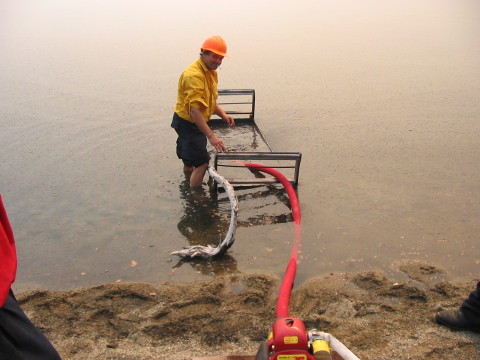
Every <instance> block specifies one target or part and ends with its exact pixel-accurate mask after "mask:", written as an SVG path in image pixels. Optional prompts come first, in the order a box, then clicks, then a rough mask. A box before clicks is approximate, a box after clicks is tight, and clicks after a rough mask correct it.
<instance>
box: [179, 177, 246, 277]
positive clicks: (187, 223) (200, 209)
mask: <svg viewBox="0 0 480 360" xmlns="http://www.w3.org/2000/svg"><path fill="white" fill-rule="evenodd" d="M179 189H180V198H181V199H182V200H183V210H184V211H183V216H182V217H181V219H180V221H179V222H178V225H177V228H178V230H179V231H180V233H181V234H182V235H183V236H185V238H186V239H187V241H188V243H189V245H202V246H207V245H211V246H213V247H216V246H217V245H218V244H219V243H220V242H221V241H222V239H223V236H224V235H225V234H226V233H227V231H228V228H229V225H230V219H229V214H230V209H229V206H230V203H229V202H228V198H227V205H228V206H227V207H226V208H225V209H224V208H223V206H219V201H218V196H209V195H208V194H207V193H206V192H205V190H204V189H203V188H198V189H191V188H190V184H189V181H188V176H187V178H186V179H185V181H183V182H182V183H181V184H180V186H179ZM185 262H188V263H189V264H190V265H191V266H192V267H193V268H195V269H196V270H197V271H199V272H201V273H202V274H212V273H213V274H215V275H222V274H226V273H237V272H238V270H237V262H236V260H235V259H234V258H233V257H231V256H229V255H227V256H223V257H222V258H221V259H219V260H218V261H206V260H204V259H200V258H199V259H196V258H193V259H190V260H183V259H181V260H180V261H179V262H178V263H177V264H176V265H175V266H173V268H179V267H181V266H182V265H183V264H184V263H185Z"/></svg>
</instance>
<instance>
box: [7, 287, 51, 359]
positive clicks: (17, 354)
mask: <svg viewBox="0 0 480 360" xmlns="http://www.w3.org/2000/svg"><path fill="white" fill-rule="evenodd" d="M52 316H53V315H52ZM0 358H1V359H29V360H60V356H59V355H58V353H57V351H56V350H55V348H54V347H53V346H52V344H51V343H50V341H48V339H47V338H46V337H45V335H43V334H42V333H41V332H40V330H39V329H38V328H37V327H35V325H33V324H32V322H31V321H30V320H29V319H28V318H27V316H26V315H25V313H24V312H23V311H22V309H21V308H20V305H18V302H17V300H16V299H15V296H14V295H13V292H12V291H11V290H10V293H9V294H8V297H7V300H6V301H5V304H3V306H2V307H1V308H0Z"/></svg>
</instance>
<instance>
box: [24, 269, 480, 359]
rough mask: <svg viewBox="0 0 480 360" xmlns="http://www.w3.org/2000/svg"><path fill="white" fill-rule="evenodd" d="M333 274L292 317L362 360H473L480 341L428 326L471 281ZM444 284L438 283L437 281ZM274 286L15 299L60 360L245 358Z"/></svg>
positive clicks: (265, 326) (299, 297)
mask: <svg viewBox="0 0 480 360" xmlns="http://www.w3.org/2000/svg"><path fill="white" fill-rule="evenodd" d="M400 270H401V271H402V272H404V273H405V274H406V275H407V276H408V279H409V280H408V281H406V282H395V281H393V280H391V279H388V278H387V277H386V276H385V274H384V273H382V272H379V271H367V272H361V273H337V274H333V273H332V274H329V275H325V276H321V277H318V278H315V279H311V280H308V281H306V282H305V283H303V284H302V285H300V286H299V287H298V288H295V289H294V290H293V292H292V296H291V299H290V309H289V310H290V313H289V315H290V316H294V317H298V318H300V319H301V320H302V321H304V323H305V325H306V327H307V329H312V328H316V329H319V330H321V331H324V332H328V333H330V334H332V335H333V336H335V337H336V338H337V339H338V340H339V341H341V342H342V343H343V344H344V345H346V346H347V347H348V348H349V349H350V350H351V351H352V352H353V353H354V354H355V355H357V356H358V357H359V358H360V359H362V360H365V359H375V360H381V359H418V360H420V359H422V360H423V359H437V358H438V357H439V356H441V358H442V359H458V358H461V359H463V360H469V359H472V360H473V359H477V358H478V350H477V349H480V334H478V333H475V332H468V331H452V330H450V329H448V328H445V327H443V326H440V325H438V324H436V323H435V322H434V321H433V316H434V314H435V312H436V311H438V310H441V309H447V308H453V307H457V306H459V305H460V304H461V303H462V301H463V300H464V299H465V298H466V296H468V294H469V293H470V291H471V290H472V289H474V287H475V284H476V282H475V280H473V279H472V280H471V281H470V280H469V281H461V282H460V281H455V282H450V281H445V280H444V278H443V276H442V274H443V273H442V271H441V270H440V269H438V268H436V267H434V266H431V265H428V264H425V263H421V262H408V263H405V264H403V265H402V267H401V268H400ZM443 275H444V274H443ZM279 284H280V279H278V278H275V277H273V276H269V275H262V274H242V275H228V276H223V277H217V278H215V279H213V280H205V281H198V282H191V283H181V284H171V283H168V284H165V285H160V286H153V285H149V284H143V283H113V284H103V285H99V286H94V287H90V288H83V289H77V290H71V291H47V290H31V291H22V292H19V293H18V294H16V296H17V298H18V301H19V303H20V305H21V307H22V309H23V310H24V311H25V313H26V314H27V316H28V317H29V318H30V319H31V320H32V322H33V323H34V324H36V325H37V326H38V327H39V328H40V329H41V330H42V331H43V332H44V333H45V335H46V336H47V337H48V338H49V339H50V340H51V341H52V343H53V344H54V346H55V347H56V348H57V350H58V351H59V353H60V354H61V356H62V358H63V359H72V360H76V359H83V360H88V359H96V360H97V359H132V360H133V359H178V360H182V359H192V358H194V357H199V356H220V355H253V354H255V353H256V351H257V348H258V345H259V344H260V343H261V342H262V341H264V340H265V339H266V337H267V335H268V333H269V332H270V330H271V326H272V324H273V321H274V316H275V305H276V296H277V292H278V286H279Z"/></svg>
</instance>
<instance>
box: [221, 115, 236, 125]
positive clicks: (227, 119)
mask: <svg viewBox="0 0 480 360" xmlns="http://www.w3.org/2000/svg"><path fill="white" fill-rule="evenodd" d="M223 121H225V123H226V124H227V125H228V126H230V127H232V126H233V125H235V120H234V119H233V117H231V116H230V115H227V116H225V117H224V118H223Z"/></svg>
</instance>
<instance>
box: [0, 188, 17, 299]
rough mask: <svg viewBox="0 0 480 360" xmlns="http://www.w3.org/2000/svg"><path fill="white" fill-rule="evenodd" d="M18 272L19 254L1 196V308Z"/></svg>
mask: <svg viewBox="0 0 480 360" xmlns="http://www.w3.org/2000/svg"><path fill="white" fill-rule="evenodd" d="M16 272H17V252H16V249H15V240H14V238H13V231H12V227H11V226H10V222H9V221H8V216H7V212H6V211H5V208H4V206H3V201H2V196H1V195H0V307H2V306H3V304H4V303H5V300H6V299H7V296H8V292H9V291H10V286H11V285H12V283H13V282H14V281H15V274H16Z"/></svg>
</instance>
